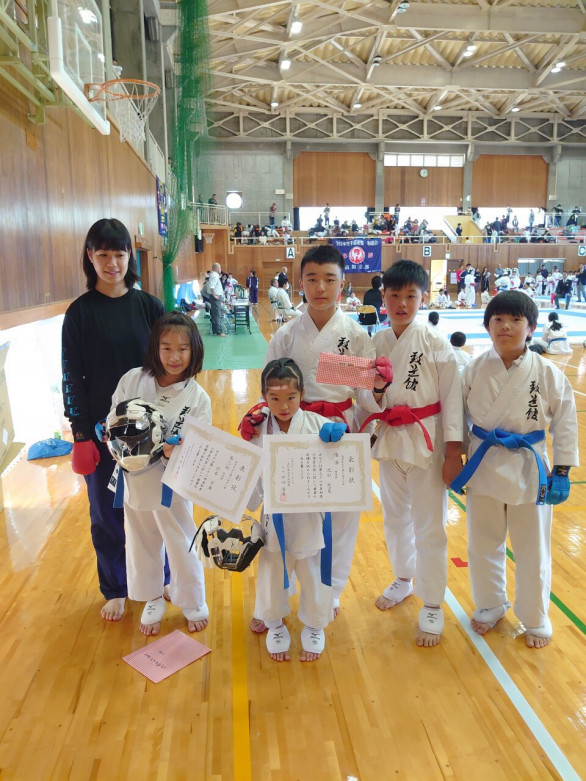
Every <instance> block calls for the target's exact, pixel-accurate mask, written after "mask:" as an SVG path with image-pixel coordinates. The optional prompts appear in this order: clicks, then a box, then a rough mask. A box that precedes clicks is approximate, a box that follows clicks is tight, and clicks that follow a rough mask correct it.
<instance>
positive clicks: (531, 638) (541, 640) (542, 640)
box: [525, 631, 550, 648]
mask: <svg viewBox="0 0 586 781" xmlns="http://www.w3.org/2000/svg"><path fill="white" fill-rule="evenodd" d="M549 640H550V638H549V637H539V636H538V635H532V634H530V633H529V632H528V631H527V632H525V643H526V645H527V648H545V646H546V645H547V644H548V643H549Z"/></svg>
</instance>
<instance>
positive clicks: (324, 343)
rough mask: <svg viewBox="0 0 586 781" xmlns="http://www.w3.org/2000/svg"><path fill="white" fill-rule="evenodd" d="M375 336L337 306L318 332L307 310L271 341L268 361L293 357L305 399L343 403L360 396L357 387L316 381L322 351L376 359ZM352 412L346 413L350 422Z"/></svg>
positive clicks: (267, 354) (285, 326)
mask: <svg viewBox="0 0 586 781" xmlns="http://www.w3.org/2000/svg"><path fill="white" fill-rule="evenodd" d="M373 341H374V339H371V338H370V337H369V335H368V333H367V332H366V330H365V329H364V328H363V327H362V326H361V325H359V324H358V323H357V322H356V321H355V320H353V319H352V318H351V317H349V316H348V315H347V314H345V313H344V312H342V310H341V309H336V312H335V314H334V315H333V316H332V317H331V318H330V320H329V321H328V322H327V323H326V324H325V326H324V327H323V328H322V329H321V331H318V329H317V327H316V325H315V323H314V322H313V320H312V319H311V317H310V316H309V314H308V313H307V312H303V314H302V315H301V317H297V318H296V319H295V320H291V321H290V322H288V323H285V325H283V326H281V328H279V330H278V331H277V333H276V334H275V335H274V336H273V338H272V339H271V341H270V342H269V346H268V349H267V353H266V357H265V364H266V363H268V362H269V361H272V360H274V359H276V358H292V359H293V360H294V361H295V363H296V364H297V365H298V366H299V368H300V369H301V373H302V374H303V384H304V387H305V401H309V402H311V401H332V402H338V403H340V402H342V401H346V399H348V398H355V397H356V388H352V387H350V386H348V385H326V384H325V383H321V382H316V380H315V377H316V374H317V364H318V361H319V354H320V353H338V354H339V355H360V356H363V357H365V358H372V359H374V358H375V349H374V345H373ZM350 418H351V415H349V411H348V412H347V413H346V419H347V420H348V422H349V423H350Z"/></svg>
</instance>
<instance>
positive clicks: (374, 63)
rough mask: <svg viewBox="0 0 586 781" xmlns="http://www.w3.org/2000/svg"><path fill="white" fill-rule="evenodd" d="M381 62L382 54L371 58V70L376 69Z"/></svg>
mask: <svg viewBox="0 0 586 781" xmlns="http://www.w3.org/2000/svg"><path fill="white" fill-rule="evenodd" d="M382 61H383V58H382V54H375V55H374V57H373V58H372V62H371V65H372V67H373V68H377V67H378V66H379V65H380V64H381V62H382Z"/></svg>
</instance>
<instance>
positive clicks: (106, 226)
mask: <svg viewBox="0 0 586 781" xmlns="http://www.w3.org/2000/svg"><path fill="white" fill-rule="evenodd" d="M101 249H102V250H117V251H119V252H128V270H127V272H126V274H125V276H124V284H125V285H126V287H127V288H128V290H130V288H131V287H132V286H133V285H134V283H135V282H138V280H139V279H140V277H139V276H138V270H137V268H136V259H135V257H134V254H133V252H132V241H131V239H130V233H129V232H128V229H127V227H126V226H125V225H124V224H123V223H121V222H120V220H115V219H113V218H112V219H106V218H104V219H102V220H98V221H97V222H94V224H93V225H92V227H91V228H90V229H89V231H88V234H87V236H86V237H85V243H84V245H83V255H82V257H81V263H82V267H83V273H84V274H85V278H86V286H87V289H88V290H93V288H95V286H96V284H97V282H98V275H97V273H96V270H95V268H94V266H93V264H92V262H91V260H90V259H89V256H88V250H91V251H92V252H93V251H95V250H101Z"/></svg>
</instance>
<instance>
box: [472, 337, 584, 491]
mask: <svg viewBox="0 0 586 781" xmlns="http://www.w3.org/2000/svg"><path fill="white" fill-rule="evenodd" d="M462 388H463V395H464V402H465V406H466V414H467V419H468V423H469V425H470V428H471V426H472V424H473V423H474V424H476V425H477V426H480V427H481V428H483V429H485V430H486V431H491V430H492V429H494V428H500V429H502V430H504V431H510V432H514V433H517V434H527V433H529V432H531V431H537V430H541V429H544V430H546V431H548V430H549V432H550V434H551V436H552V440H553V462H554V464H557V465H564V466H577V465H578V424H577V420H576V406H575V403H574V394H573V391H572V387H571V385H570V383H569V381H568V380H567V379H566V377H565V376H564V374H563V373H562V372H561V371H560V370H559V369H558V368H557V367H556V366H554V365H553V364H552V363H551V362H549V361H547V360H544V359H543V358H542V357H541V356H540V355H537V353H534V352H532V351H531V350H526V351H525V352H524V353H523V355H522V356H521V357H520V358H518V359H517V360H516V361H515V362H514V364H513V365H512V366H511V367H510V368H509V369H508V370H507V369H506V368H505V365H504V363H503V361H502V359H501V357H500V356H499V354H498V353H497V352H496V350H495V349H494V348H491V349H490V350H489V351H488V352H486V353H483V354H482V355H480V356H479V357H478V358H475V359H474V360H473V361H471V362H470V363H469V364H468V365H467V366H466V367H465V368H464V371H463V372H462ZM469 437H470V439H469V447H468V457H469V458H470V456H471V455H472V454H473V453H474V452H475V451H476V449H477V448H478V446H479V445H480V443H481V441H482V440H480V439H479V438H478V437H476V436H475V435H474V434H472V433H471V431H470V434H469ZM533 447H534V448H535V450H536V451H537V452H538V453H539V454H540V455H541V457H542V458H543V460H544V462H545V464H546V466H547V467H548V468H549V460H548V457H547V450H546V444H545V440H543V441H542V442H538V443H537V444H535V445H533ZM538 485H539V480H538V470H537V464H536V463H535V456H534V455H533V453H532V452H531V451H530V450H527V449H525V448H519V449H517V450H507V449H506V448H504V447H491V448H489V449H488V451H487V452H486V454H485V456H484V458H483V460H482V461H481V463H480V465H479V467H478V469H477V470H476V472H475V473H474V475H473V476H472V478H471V479H470V481H469V483H468V488H467V491H468V492H469V493H471V494H478V495H481V496H492V497H498V499H499V500H500V501H502V502H503V503H505V504H512V505H517V504H528V503H533V504H534V503H535V501H536V499H537V489H538Z"/></svg>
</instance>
